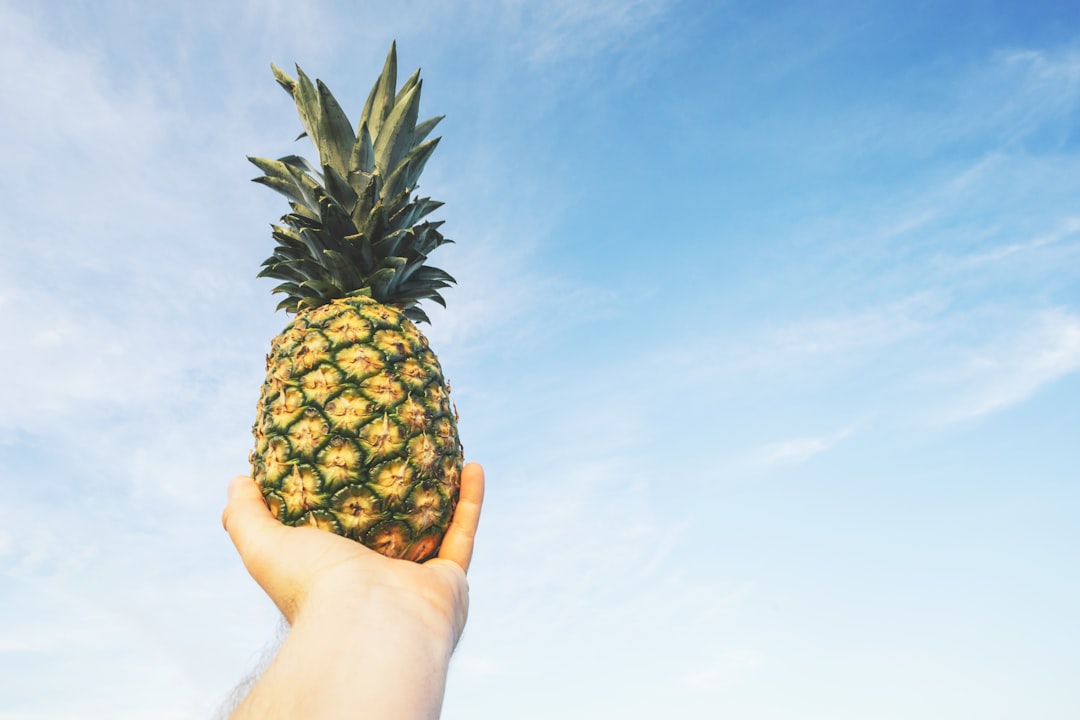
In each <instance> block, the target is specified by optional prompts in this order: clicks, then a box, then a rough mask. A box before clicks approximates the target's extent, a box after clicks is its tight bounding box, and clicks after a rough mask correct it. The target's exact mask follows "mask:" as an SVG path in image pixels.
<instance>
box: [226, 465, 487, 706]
mask: <svg viewBox="0 0 1080 720" xmlns="http://www.w3.org/2000/svg"><path fill="white" fill-rule="evenodd" d="M483 497H484V472H483V469H482V468H481V467H480V466H479V465H478V464H476V463H470V464H468V465H466V466H465V468H464V469H463V471H462V475H461V495H460V498H459V500H458V506H457V509H456V511H455V513H454V518H453V521H452V522H451V524H450V527H449V528H448V530H447V532H446V535H445V537H444V538H443V543H442V546H441V548H440V550H439V555H438V557H436V558H433V559H431V560H429V561H427V562H425V563H423V564H418V563H415V562H412V561H408V560H395V559H391V558H387V557H385V556H383V555H380V554H379V553H377V552H375V551H374V550H371V549H369V548H367V547H365V546H363V545H361V544H360V543H358V542H356V541H354V540H350V539H347V538H344V537H341V536H340V535H335V534H333V533H329V532H326V531H324V530H318V529H316V528H311V527H290V526H288V525H284V524H282V523H281V522H279V521H278V520H277V518H275V517H274V516H273V515H272V514H271V513H270V510H269V509H268V508H267V506H266V504H265V502H264V501H263V497H262V493H261V492H260V490H259V488H258V486H257V485H256V483H255V482H254V481H253V480H252V479H251V478H248V477H237V478H234V479H233V481H232V482H231V483H230V484H229V500H228V504H227V505H226V507H225V510H224V512H223V513H222V524H223V525H224V526H225V529H226V530H227V531H228V533H229V537H230V538H231V539H232V541H233V544H234V545H235V546H236V549H237V551H238V552H239V554H240V557H241V559H242V560H243V562H244V566H245V567H246V568H247V570H248V572H249V573H250V574H251V576H252V578H254V579H255V581H256V582H257V583H258V584H259V585H260V586H261V587H262V588H263V590H264V591H265V592H266V594H267V595H268V596H269V597H270V599H271V600H273V602H274V604H275V605H277V607H278V609H279V610H281V612H282V614H283V615H284V616H285V618H286V620H288V622H289V624H290V626H291V628H292V629H291V631H290V634H289V637H288V638H286V642H285V644H284V645H283V646H282V649H281V651H280V652H279V655H278V657H277V658H275V660H274V663H273V664H272V665H271V667H270V668H269V669H268V671H267V674H266V675H265V676H264V680H265V679H268V678H272V677H274V678H278V679H277V680H275V681H274V682H271V683H264V682H263V681H260V682H259V683H258V684H257V685H256V686H255V688H254V689H253V691H252V693H251V695H249V697H248V698H247V699H246V700H245V702H244V704H243V705H241V707H240V708H239V709H238V715H237V717H242V716H245V715H244V711H245V707H247V710H248V712H251V713H252V714H251V716H252V717H271V716H278V715H267V714H265V713H267V712H269V710H267V708H274V709H275V710H274V712H284V708H285V707H287V702H288V700H289V699H290V698H289V697H285V698H282V697H281V694H282V692H285V693H286V694H287V687H288V686H289V685H290V684H291V685H295V686H297V687H306V691H307V693H309V694H310V693H312V692H313V690H314V688H312V687H311V686H310V685H309V684H307V682H306V681H305V683H303V684H301V682H300V678H299V677H298V676H297V674H296V673H297V672H300V673H303V674H304V676H312V677H313V678H315V677H317V681H318V682H320V683H323V684H326V685H333V683H332V681H331V679H330V678H331V677H341V679H342V682H343V683H345V687H346V688H350V689H351V690H353V691H355V690H356V685H357V682H359V681H358V680H357V678H358V677H366V678H368V679H371V678H372V675H371V665H372V664H374V665H377V666H378V668H379V670H380V671H381V672H382V676H383V677H384V680H385V676H386V675H387V674H388V672H389V668H390V667H391V666H395V665H396V666H398V667H399V669H401V670H402V672H406V673H412V674H417V673H419V674H421V675H423V674H424V672H426V673H427V675H426V678H427V682H428V683H429V684H431V683H435V685H432V686H431V688H430V689H431V693H429V695H432V697H433V696H434V694H437V696H438V701H439V703H441V698H442V687H443V686H442V681H443V679H444V677H445V668H446V665H447V664H448V663H449V657H450V653H451V652H452V651H453V648H454V646H455V645H456V643H457V641H458V639H459V638H460V637H461V633H462V630H463V629H464V626H465V619H466V616H467V614H468V604H469V594H468V593H469V591H468V582H467V581H466V579H465V571H466V570H467V569H468V567H469V563H470V561H471V559H472V551H473V539H474V537H475V534H476V528H477V525H478V523H479V519H480V507H481V504H482V502H483ZM327 657H330V658H333V660H332V661H330V660H328V659H326V658H327ZM321 664H327V665H328V667H326V668H325V669H324V670H321V671H320V670H317V668H319V667H321ZM398 677H400V675H398ZM376 684H377V683H376ZM436 686H437V687H436ZM336 689H337V688H335V687H330V688H329V689H325V690H318V691H317V692H315V693H314V694H321V699H322V700H323V701H326V700H327V698H329V697H330V696H331V695H333V693H334V692H335V691H336ZM379 689H380V688H376V690H379ZM418 689H419V688H418V687H417V686H416V685H415V684H413V685H412V686H411V687H410V688H408V692H411V693H413V694H412V696H411V697H413V698H415V697H416V696H417V691H418ZM381 690H383V691H387V690H388V689H387V688H381ZM419 695H420V696H421V697H423V696H424V693H423V692H420V693H419ZM368 697H369V698H371V697H373V696H372V695H368ZM350 698H352V699H350V700H349V701H353V700H354V696H351V695H350ZM292 699H293V700H296V699H297V698H295V697H293V698H292ZM307 699H308V700H309V701H310V697H309V698H307ZM321 707H322V708H323V711H325V713H326V714H325V716H326V717H334V716H335V715H334V714H333V713H335V712H337V710H335V709H333V707H331V706H330V705H329V704H328V703H326V702H324V703H323V706H321ZM253 708H262V709H259V710H257V711H256V710H254V709H253ZM369 709H372V708H370V707H369ZM301 710H302V711H303V712H304V713H307V714H306V715H297V716H304V717H320V716H323V715H322V714H321V711H320V710H319V709H318V708H313V707H312V706H311V705H310V704H308V705H304V706H303V707H302V708H301V707H300V706H296V707H295V708H294V710H293V711H295V712H300V711H301ZM436 712H437V709H436ZM258 713H263V714H262V715H260V714H258ZM373 716H375V717H380V715H373ZM383 716H385V717H413V715H404V714H397V713H395V714H387V715H383ZM415 716H416V717H427V716H428V715H425V714H419V715H415ZM280 717H289V715H287V714H282V715H280ZM339 717H344V715H340V716H339Z"/></svg>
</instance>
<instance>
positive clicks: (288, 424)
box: [250, 296, 463, 562]
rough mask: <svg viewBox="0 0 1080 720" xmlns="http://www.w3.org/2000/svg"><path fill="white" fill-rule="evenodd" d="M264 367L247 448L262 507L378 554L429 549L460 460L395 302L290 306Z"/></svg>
mask: <svg viewBox="0 0 1080 720" xmlns="http://www.w3.org/2000/svg"><path fill="white" fill-rule="evenodd" d="M266 370H267V372H266V381H265V382H264V383H263V386H262V391H261V393H260V397H259V404H258V412H257V416H256V420H255V425H254V427H253V433H254V435H255V449H254V450H253V451H252V453H251V458H250V459H251V467H252V477H254V479H255V480H256V482H258V484H259V486H260V487H261V488H262V493H263V497H264V498H265V499H266V503H267V505H268V506H269V507H270V510H271V512H273V513H274V514H275V515H276V516H277V517H278V519H279V520H281V521H282V522H283V523H285V524H287V525H310V526H314V527H318V528H321V529H323V530H328V531H330V532H334V533H337V534H339V535H342V536H344V537H348V538H351V539H353V540H356V541H358V542H361V543H363V544H364V545H366V546H368V547H370V548H372V549H373V550H376V551H377V552H380V553H382V554H383V555H386V556H388V557H393V558H402V559H407V560H413V561H416V562H423V561H425V560H427V559H429V558H432V557H434V556H435V555H436V554H437V553H438V550H439V546H440V545H441V543H442V538H443V535H444V534H445V533H446V529H447V528H448V527H449V525H450V520H451V518H452V517H453V514H454V509H455V508H456V506H457V501H458V489H459V486H460V478H461V469H462V462H463V460H462V447H461V441H460V439H459V437H458V429H457V413H456V411H455V410H454V409H453V406H452V404H451V402H450V397H449V387H448V385H447V383H446V381H445V379H444V378H443V374H442V369H441V367H440V366H439V361H438V359H437V358H436V356H435V354H434V353H433V352H432V351H431V350H430V348H429V347H428V341H427V338H425V337H424V335H423V334H422V333H421V332H420V331H419V330H418V329H417V328H416V326H415V325H414V324H413V323H412V322H411V321H410V320H409V319H408V318H406V317H405V315H404V314H403V313H402V312H401V311H399V310H398V309H396V308H393V307H389V306H386V305H382V304H380V303H378V302H376V301H374V300H372V299H371V298H369V297H366V296H352V297H346V298H339V299H336V300H332V301H330V302H328V303H327V304H325V305H321V306H319V307H315V308H311V309H308V310H303V311H301V312H299V313H298V314H297V315H296V316H295V318H294V319H293V320H292V322H290V323H289V325H288V326H286V328H285V330H284V331H283V332H282V333H281V334H280V335H278V336H277V337H276V338H274V340H273V341H272V342H271V347H270V354H269V355H268V356H267V362H266Z"/></svg>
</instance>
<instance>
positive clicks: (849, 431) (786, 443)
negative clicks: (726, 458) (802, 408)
mask: <svg viewBox="0 0 1080 720" xmlns="http://www.w3.org/2000/svg"><path fill="white" fill-rule="evenodd" d="M854 434H855V426H854V425H849V426H847V427H844V428H842V429H840V430H837V431H836V432H833V433H828V434H826V435H815V436H807V437H799V438H792V439H790V440H781V441H778V442H771V443H766V444H765V445H762V446H760V447H758V448H756V449H754V450H752V451H751V452H750V453H749V455H748V456H747V458H746V464H747V465H749V466H750V467H751V468H754V469H759V470H767V469H771V468H774V467H777V466H780V465H792V464H797V463H802V462H806V461H808V460H810V459H811V458H814V457H816V456H818V455H821V454H822V453H825V452H828V451H829V450H832V449H833V448H835V447H836V446H837V445H839V444H840V443H841V442H843V441H844V440H847V439H848V438H850V437H852V436H853V435H854Z"/></svg>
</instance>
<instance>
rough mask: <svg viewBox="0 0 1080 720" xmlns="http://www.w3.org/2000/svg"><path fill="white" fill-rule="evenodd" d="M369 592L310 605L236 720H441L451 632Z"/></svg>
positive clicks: (393, 598)
mask: <svg viewBox="0 0 1080 720" xmlns="http://www.w3.org/2000/svg"><path fill="white" fill-rule="evenodd" d="M369 592H371V593H374V594H376V595H380V594H381V595H382V597H374V598H373V597H370V596H369V597H366V598H350V597H348V596H345V597H331V598H327V599H326V600H325V601H317V600H316V601H312V602H310V603H308V604H306V605H305V607H304V609H303V611H301V612H300V613H299V614H298V615H297V617H296V618H295V620H294V622H293V625H292V628H291V629H290V631H289V634H288V636H287V637H286V638H285V641H284V643H282V646H281V648H280V650H279V651H278V653H277V655H276V656H275V658H274V660H273V662H272V663H271V664H270V666H269V667H268V668H267V670H266V672H265V673H264V674H263V676H262V677H261V678H260V679H259V680H258V681H257V682H256V683H255V686H254V687H253V688H252V690H251V692H250V693H249V694H248V696H247V697H246V698H245V699H244V701H243V702H242V703H241V704H240V706H239V707H238V708H237V710H236V712H235V713H234V714H233V716H232V718H233V720H245V719H248V718H252V719H254V718H258V719H260V720H276V719H277V718H305V719H308V718H310V719H311V720H320V719H321V718H333V719H335V720H336V719H338V718H341V719H347V718H358V719H367V718H371V719H374V720H434V719H435V718H438V716H439V711H440V709H441V707H442V700H443V694H444V692H445V687H446V671H447V667H448V665H449V662H450V654H451V653H452V651H453V643H454V633H453V630H452V629H451V628H447V627H445V624H444V623H442V622H441V619H440V618H439V617H438V613H437V612H435V611H434V610H433V609H431V608H429V607H426V606H425V604H424V602H423V601H422V599H417V600H416V601H415V602H411V601H406V602H404V603H403V602H402V600H401V597H400V595H395V594H394V593H392V592H382V591H381V590H379V589H375V590H371V591H369ZM408 605H412V606H411V607H409V606H408Z"/></svg>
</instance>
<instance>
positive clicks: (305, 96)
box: [248, 43, 455, 322]
mask: <svg viewBox="0 0 1080 720" xmlns="http://www.w3.org/2000/svg"><path fill="white" fill-rule="evenodd" d="M271 68H272V69H273V71H274V78H275V79H276V80H277V82H278V84H280V85H281V86H282V87H283V88H285V90H286V91H287V92H288V93H289V95H291V96H292V98H293V100H294V101H295V102H296V109H297V111H298V113H299V115H300V121H301V123H302V124H303V126H304V132H302V133H301V134H300V135H299V136H298V137H297V140H299V139H300V138H302V137H305V136H307V137H308V138H310V139H311V141H312V143H313V144H314V145H315V148H316V150H317V151H318V153H319V163H320V165H321V171H320V169H318V168H315V167H313V166H312V165H311V163H309V162H308V161H307V160H306V159H304V158H302V157H299V156H297V155H288V156H286V157H283V158H279V159H277V160H267V159H264V158H253V157H249V158H248V160H250V161H251V162H252V163H254V164H255V165H256V167H258V168H259V169H260V170H262V171H263V173H265V174H264V175H263V177H259V178H255V182H258V183H262V184H263V185H266V186H267V187H270V188H273V189H274V190H276V191H277V192H279V193H281V194H282V195H284V196H285V197H286V198H288V199H289V205H290V207H291V208H292V212H290V213H288V214H287V215H285V216H283V217H282V218H281V224H280V225H273V226H272V227H273V237H274V239H275V240H276V241H277V247H276V248H275V249H274V254H273V255H271V256H270V257H269V258H268V259H267V260H266V261H265V262H264V263H263V270H262V271H261V272H260V273H259V277H271V278H275V279H278V280H284V281H285V282H283V283H282V284H280V285H278V286H277V287H275V288H274V290H273V292H275V293H284V294H285V299H284V300H282V301H281V302H280V303H279V304H278V309H285V311H286V312H290V313H295V312H299V311H301V310H305V309H307V308H311V307H317V306H319V305H323V304H325V303H327V302H329V301H331V300H333V299H335V298H340V297H346V296H349V295H369V296H370V297H372V298H373V299H375V300H376V301H378V302H380V303H383V304H385V305H393V306H395V307H398V308H400V309H402V310H403V311H404V313H405V315H406V316H407V317H409V318H410V319H412V320H415V321H421V322H429V320H428V317H427V314H426V313H424V311H423V310H422V309H420V307H418V303H419V302H420V301H421V300H425V299H431V300H434V301H435V302H437V303H439V304H440V305H442V306H443V307H445V306H446V302H445V300H443V298H442V296H441V295H440V294H439V290H440V289H441V288H445V287H449V285H450V284H451V283H454V282H455V280H454V278H452V277H451V276H450V275H449V274H448V273H446V272H444V271H442V270H440V269H438V268H435V267H430V266H427V265H424V262H425V261H426V260H427V256H428V253H430V252H431V251H432V250H434V249H435V248H437V247H439V246H440V245H443V244H444V243H448V242H453V241H452V240H448V239H447V238H444V237H443V236H442V234H441V233H440V232H439V227H440V226H441V225H442V222H441V221H439V222H428V221H423V222H421V221H422V220H423V218H425V217H426V216H427V215H428V214H430V213H431V212H432V211H434V210H436V209H438V208H439V207H441V206H442V203H441V202H437V201H433V200H432V199H431V198H426V197H425V198H418V197H413V191H414V190H416V186H417V184H416V181H417V179H418V178H419V176H420V173H421V171H422V170H423V169H424V165H425V164H426V163H427V161H428V158H429V157H431V153H432V152H433V151H434V150H435V147H436V146H437V145H438V144H439V140H440V139H441V138H434V139H432V140H427V139H426V138H427V136H428V135H429V134H430V133H431V131H432V130H433V129H434V128H435V126H436V125H437V124H438V123H439V121H440V120H442V119H443V117H444V116H441V115H440V116H439V117H434V118H431V119H429V120H425V121H423V122H421V123H417V113H418V110H419V106H420V88H421V85H422V84H423V83H422V81H421V80H420V71H419V70H417V71H416V72H415V73H413V74H412V75H411V76H410V77H409V79H408V80H406V81H405V83H404V84H403V85H402V86H401V89H400V90H398V91H397V93H396V94H395V92H394V88H395V86H396V84H397V50H396V43H392V44H391V45H390V52H389V54H388V55H387V57H386V64H385V65H384V66H383V70H382V74H380V75H379V78H378V79H377V80H376V81H375V85H374V87H372V89H371V93H370V94H369V95H368V98H367V102H366V103H365V104H364V110H363V112H362V113H361V115H360V122H359V125H358V127H357V130H356V132H353V129H352V125H351V124H350V122H349V119H348V118H347V117H346V116H345V113H344V111H343V110H342V109H341V106H340V105H338V103H337V101H336V100H335V99H334V96H333V95H331V94H330V91H329V89H327V87H326V85H324V84H323V82H322V81H321V80H316V81H315V84H314V85H313V84H312V82H311V80H310V79H309V78H308V77H307V75H305V74H304V72H303V71H302V70H301V69H300V67H299V66H297V68H296V73H297V79H296V80H294V79H293V78H291V77H289V76H288V75H287V74H285V73H284V72H282V71H281V70H279V69H278V68H277V67H274V66H273V65H272V64H271Z"/></svg>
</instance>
